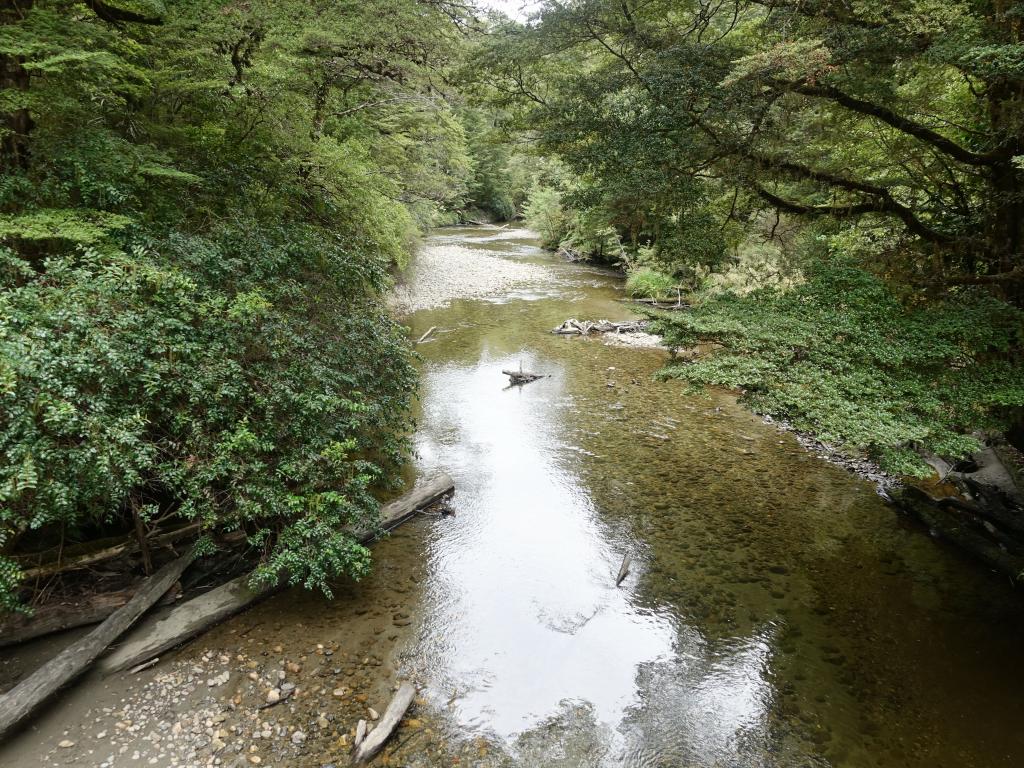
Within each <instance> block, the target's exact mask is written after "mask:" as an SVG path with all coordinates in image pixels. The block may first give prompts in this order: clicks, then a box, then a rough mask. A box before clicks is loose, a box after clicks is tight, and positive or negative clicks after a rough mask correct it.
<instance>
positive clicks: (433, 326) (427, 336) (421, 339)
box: [416, 325, 437, 344]
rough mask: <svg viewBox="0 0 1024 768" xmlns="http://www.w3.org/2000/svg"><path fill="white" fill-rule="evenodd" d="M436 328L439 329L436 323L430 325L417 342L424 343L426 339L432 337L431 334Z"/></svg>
mask: <svg viewBox="0 0 1024 768" xmlns="http://www.w3.org/2000/svg"><path fill="white" fill-rule="evenodd" d="M436 330H437V326H436V325H432V326H430V328H428V329H427V332H426V333H424V334H423V335H422V336H420V339H419V341H417V342H416V343H417V344H422V343H423V342H424V341H426V340H427V339H429V338H430V335H431V334H432V333H433V332H434V331H436Z"/></svg>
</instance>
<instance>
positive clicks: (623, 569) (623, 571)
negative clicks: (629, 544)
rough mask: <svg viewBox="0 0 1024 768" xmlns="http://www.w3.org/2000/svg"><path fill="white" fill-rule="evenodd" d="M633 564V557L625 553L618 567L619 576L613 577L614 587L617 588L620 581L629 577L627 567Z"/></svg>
mask: <svg viewBox="0 0 1024 768" xmlns="http://www.w3.org/2000/svg"><path fill="white" fill-rule="evenodd" d="M632 564H633V556H632V555H631V554H629V553H628V552H627V553H626V556H625V557H624V558H622V565H621V566H620V567H619V575H618V576H616V577H615V586H616V587H617V586H619V584H621V583H622V580H623V579H625V578H626V577H627V576H628V575H629V566H631V565H632Z"/></svg>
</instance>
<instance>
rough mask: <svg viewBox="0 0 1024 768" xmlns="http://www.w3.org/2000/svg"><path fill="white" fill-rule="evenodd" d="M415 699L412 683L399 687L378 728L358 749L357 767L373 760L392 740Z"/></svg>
mask: <svg viewBox="0 0 1024 768" xmlns="http://www.w3.org/2000/svg"><path fill="white" fill-rule="evenodd" d="M415 697H416V689H415V688H414V687H413V685H412V683H402V684H401V685H400V686H399V687H398V691H397V692H396V693H395V695H394V696H393V697H392V699H391V702H390V703H389V704H388V708H387V709H386V710H384V715H383V717H381V719H380V721H379V722H378V723H377V725H376V727H375V728H374V729H373V730H372V731H371V732H370V733H369V735H368V736H367V737H366V738H365V739H363V742H362V743H361V744H360V745H359V747H358V748H357V749H356V757H355V763H356V765H359V764H361V763H365V762H367V761H369V760H371V759H372V758H373V756H374V755H376V754H377V753H378V752H380V750H381V748H383V746H384V744H385V743H386V742H387V740H388V739H389V738H391V734H392V733H394V731H395V728H397V727H398V724H399V723H400V722H402V718H403V717H405V713H406V710H408V709H409V707H410V706H411V705H412V700H413V699H414V698H415Z"/></svg>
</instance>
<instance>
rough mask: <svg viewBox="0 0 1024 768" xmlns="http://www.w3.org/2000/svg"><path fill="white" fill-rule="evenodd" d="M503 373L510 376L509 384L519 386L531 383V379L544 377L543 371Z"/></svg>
mask: <svg viewBox="0 0 1024 768" xmlns="http://www.w3.org/2000/svg"><path fill="white" fill-rule="evenodd" d="M502 373H503V374H505V375H506V376H508V380H509V386H512V387H518V386H520V385H522V384H529V383H530V382H531V381H536V380H537V379H543V378H544V374H543V373H530V372H529V371H522V370H520V371H502Z"/></svg>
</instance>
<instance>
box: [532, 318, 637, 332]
mask: <svg viewBox="0 0 1024 768" xmlns="http://www.w3.org/2000/svg"><path fill="white" fill-rule="evenodd" d="M649 325H650V321H648V320H622V321H620V322H615V323H613V322H610V321H608V320H597V321H591V320H577V319H576V318H574V317H570V318H569V319H568V320H566V321H565V322H564V323H562V324H561V325H560V326H558V327H557V328H552V329H551V332H552V333H554V334H557V335H560V336H588V335H590V334H591V333H637V332H639V331H645V330H647V327H648V326H649Z"/></svg>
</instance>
